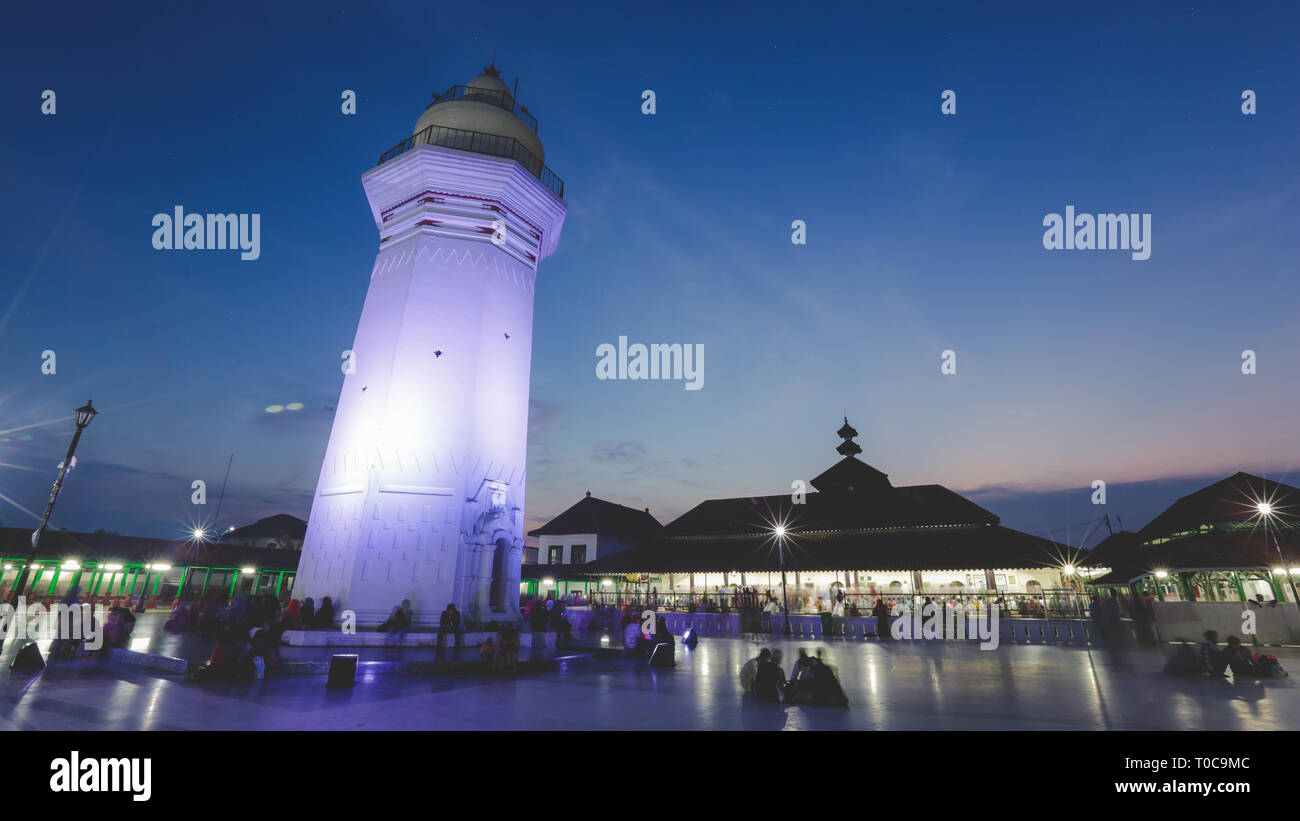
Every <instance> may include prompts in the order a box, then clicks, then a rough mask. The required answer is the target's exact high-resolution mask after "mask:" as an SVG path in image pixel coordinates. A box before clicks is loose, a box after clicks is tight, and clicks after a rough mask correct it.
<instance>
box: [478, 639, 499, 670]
mask: <svg viewBox="0 0 1300 821" xmlns="http://www.w3.org/2000/svg"><path fill="white" fill-rule="evenodd" d="M496 654H497V643H496V641H494V640H493V638H492V637H491V636H488V637H487V638H485V639H483V644H482V645H481V646H480V647H479V648H478V657H479V658H480V659H482V661H483V664H484V665H485V666H487V667H489V668H490V667H492V666H493V662H494V658H495V656H496Z"/></svg>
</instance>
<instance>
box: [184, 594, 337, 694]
mask: <svg viewBox="0 0 1300 821" xmlns="http://www.w3.org/2000/svg"><path fill="white" fill-rule="evenodd" d="M333 624H334V602H333V601H331V600H330V597H329V596H325V597H324V598H322V599H321V602H320V606H319V607H317V606H316V603H315V602H314V601H313V600H312V599H310V598H309V599H305V600H303V601H301V602H300V601H299V600H297V599H289V600H288V601H285V602H283V603H282V602H281V601H280V600H279V599H277V598H276V597H275V596H273V595H271V594H269V593H264V594H259V595H255V596H235V597H234V598H227V597H225V596H223V595H221V594H214V593H209V594H208V595H206V596H204V597H203V599H202V600H200V601H199V602H198V603H197V604H196V605H192V606H191V605H188V604H186V603H185V602H178V603H177V604H176V606H175V607H174V608H173V609H172V613H171V617H170V618H168V620H167V623H166V624H164V625H163V629H165V630H167V631H169V632H173V633H181V632H186V631H190V630H192V631H194V632H195V633H198V634H199V635H202V636H205V637H208V638H215V639H216V644H215V645H214V646H213V648H212V655H211V656H209V657H208V661H207V663H205V664H204V665H202V666H201V667H200V668H199V669H198V670H196V671H194V672H193V673H192V674H191V676H190V677H191V678H193V679H196V680H218V681H231V680H249V679H259V678H262V677H264V676H265V675H266V674H267V673H268V672H270V671H272V670H273V669H274V668H275V665H276V664H277V663H278V662H279V660H280V649H279V648H280V637H281V636H282V635H283V634H284V632H285V631H286V630H309V629H311V628H313V627H314V628H317V629H320V628H328V627H331V626H332V625H333Z"/></svg>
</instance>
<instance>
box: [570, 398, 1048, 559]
mask: <svg viewBox="0 0 1300 821" xmlns="http://www.w3.org/2000/svg"><path fill="white" fill-rule="evenodd" d="M839 435H840V436H841V437H842V438H843V439H844V441H845V443H847V444H850V445H853V448H849V449H848V450H850V451H853V452H851V453H849V454H847V455H845V456H844V458H843V459H841V460H840V461H839V462H837V463H836V464H834V465H832V466H831V467H830V468H829V469H828V470H826V471H825V472H823V473H822V474H821V475H819V476H818V477H817V478H815V479H813V480H812V485H813V487H814V488H815V492H809V493H808V494H806V496H804V499H803V503H802V504H796V503H795V501H794V499H792V498H791V494H788V493H785V494H780V495H774V496H757V497H750V496H742V497H737V498H731V499H709V500H707V501H704V502H701V503H700V504H698V505H696V506H695V507H694V508H692V509H690V510H688V511H687V512H686V513H684V514H682V515H681V516H680V517H678V518H677V519H675V520H674V521H672V522H671V523H669V524H668V525H667V526H666V527H665V528H664V530H663V533H662V534H661V537H660V538H659V539H657V540H656V541H655V542H654V543H651V544H646V545H643V546H640V547H637V548H634V549H632V550H627V551H623V552H620V553H615V554H610V555H607V556H603V557H600V558H597V559H596V560H595V561H593V562H589V563H588V564H587V565H586V566H585V567H584V570H585V571H589V572H593V573H621V572H641V571H644V572H667V571H674V572H717V571H725V570H754V571H757V570H770V569H776V568H777V567H778V554H777V551H776V549H775V546H774V543H773V539H772V532H773V528H774V527H775V526H776V525H777V524H778V523H780V524H783V525H784V526H785V527H786V528H787V531H788V532H789V534H790V536H789V538H788V539H787V541H788V543H789V547H788V551H787V563H788V566H789V567H790V568H791V569H805V570H836V569H838V570H846V569H850V570H851V569H863V568H870V569H879V570H924V569H936V570H939V569H945V570H946V569H982V568H989V567H1013V568H1032V567H1045V566H1049V565H1054V564H1055V565H1059V564H1060V561H1061V557H1062V556H1066V555H1068V553H1069V549H1068V548H1066V547H1065V546H1064V545H1059V544H1056V543H1055V542H1051V541H1049V540H1047V539H1040V538H1038V537H1036V536H1030V535H1028V534H1025V533H1019V532H1017V531H1014V530H1010V529H1007V528H1004V527H1001V526H999V524H998V522H999V519H998V517H997V516H995V515H994V514H993V513H990V512H989V511H988V510H985V509H984V508H982V507H980V506H979V505H977V504H975V503H974V502H972V501H970V500H969V499H965V498H963V497H962V496H960V495H958V494H956V493H954V492H953V491H951V490H949V489H948V488H945V487H943V486H941V485H912V486H908V487H894V486H893V484H892V483H890V481H889V477H888V476H887V475H886V474H884V473H882V472H881V471H879V470H876V469H875V468H873V467H872V466H871V465H868V464H866V463H865V462H862V461H861V460H859V459H857V458H856V455H855V454H856V453H857V452H860V450H861V449H860V448H857V445H856V443H854V442H852V438H853V437H854V436H857V431H855V430H854V429H853V428H852V426H851V425H849V424H848V420H847V419H846V420H845V424H844V427H842V428H841V429H840V431H839ZM842 448H843V445H841V449H837V450H840V452H841V453H843V452H844V450H843V449H842ZM854 448H857V450H854ZM548 527H549V525H548Z"/></svg>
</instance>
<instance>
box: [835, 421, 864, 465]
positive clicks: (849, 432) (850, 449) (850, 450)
mask: <svg viewBox="0 0 1300 821" xmlns="http://www.w3.org/2000/svg"><path fill="white" fill-rule="evenodd" d="M835 435H836V436H838V437H840V438H841V439H843V440H844V441H843V442H841V443H840V446H839V447H837V448H836V449H835V451H836V452H837V453H839V454H840V455H841V456H857V455H858V454H859V453H861V452H862V448H861V447H859V446H858V443H857V442H854V441H853V437H855V436H857V435H858V432H857V431H856V430H854V429H853V426H852V425H850V424H849V417H847V416H845V417H844V427H842V428H840V429H839V430H837V431H836V432H835Z"/></svg>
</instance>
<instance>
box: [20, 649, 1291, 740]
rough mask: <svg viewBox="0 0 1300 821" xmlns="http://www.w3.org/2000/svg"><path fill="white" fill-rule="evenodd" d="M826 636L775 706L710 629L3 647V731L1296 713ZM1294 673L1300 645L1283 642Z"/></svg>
mask: <svg viewBox="0 0 1300 821" xmlns="http://www.w3.org/2000/svg"><path fill="white" fill-rule="evenodd" d="M763 645H764V646H769V647H780V648H781V649H782V651H783V652H784V654H785V667H786V670H787V672H789V669H790V667H791V665H792V662H793V659H794V657H795V655H796V652H797V650H798V648H800V647H804V648H808V649H809V650H810V651H811V650H812V649H814V648H816V647H823V648H825V649H826V653H827V657H828V660H829V661H830V662H831V663H833V664H835V665H836V666H838V668H839V671H840V678H841V680H842V683H843V685H844V689H845V691H846V693H847V694H848V696H849V698H850V700H851V702H852V703H851V705H850V707H849V708H848V709H836V708H823V707H807V706H793V705H781V704H767V703H762V702H757V701H755V700H754V699H752V698H748V697H744V696H742V694H741V692H740V687H739V683H738V674H739V670H740V666H741V665H742V664H743V663H744V662H745V660H747V659H749V658H751V657H752V656H754V655H755V654H756V653H757V650H758V648H759V646H760V645H759V644H758V643H757V642H756V641H754V640H750V639H745V638H707V637H706V638H704V639H702V640H701V641H700V644H699V646H698V647H697V648H696V649H694V650H687V649H685V648H683V647H680V646H679V647H678V649H677V659H678V666H677V667H675V668H673V669H651V668H648V667H646V666H644V665H642V664H636V663H633V662H630V661H622V660H583V661H575V662H571V663H565V664H563V665H561V666H559V667H558V668H557V669H551V670H546V671H540V672H534V673H530V674H526V675H522V676H520V677H517V678H493V677H490V676H482V675H464V674H460V675H446V676H443V675H433V676H369V675H367V674H366V673H365V672H364V670H363V671H362V673H360V674H359V676H358V681H357V683H356V686H355V687H353V688H352V689H350V690H344V691H329V690H326V689H325V679H324V677H323V676H285V677H272V678H268V679H266V680H263V681H259V682H250V683H209V684H196V683H186V682H184V681H181V680H179V679H178V678H176V677H168V676H163V675H159V674H155V673H152V672H149V671H145V670H137V669H134V668H130V667H127V666H125V665H120V664H116V663H111V662H98V661H89V662H76V663H64V664H60V665H52V666H51V667H49V668H48V669H47V670H46V671H45V672H44V673H42V674H40V675H39V676H31V675H29V674H24V673H18V672H13V673H11V672H10V671H9V670H8V663H7V662H8V657H9V656H10V655H11V651H10V650H9V648H8V647H6V648H5V650H6V652H4V653H2V654H0V660H3V662H4V671H3V673H0V729H49V730H84V729H103V730H176V729H203V730H316V729H333V730H349V729H366V730H431V729H449V730H471V729H551V730H601V729H604V730H612V729H636V730H667V729H679V730H778V729H826V730H840V729H852V730H869V729H881V730H917V729H922V730H945V729H983V730H1033V729H1077V730H1106V729H1118V730H1157V729H1172V730H1268V729H1300V690H1298V689H1297V684H1296V683H1295V681H1294V680H1293V679H1277V680H1269V681H1264V682H1253V681H1251V682H1246V681H1241V682H1234V681H1231V680H1228V679H1224V680H1212V679H1210V678H1208V677H1204V678H1191V679H1180V678H1174V677H1170V676H1166V675H1164V674H1163V673H1162V672H1161V666H1162V664H1163V660H1164V654H1163V653H1162V652H1160V651H1148V652H1138V651H1130V652H1126V653H1121V654H1114V653H1107V652H1105V651H1099V650H1096V649H1088V648H1082V647H1058V646H1049V645H1033V646H1023V645H1022V646H1003V647H1001V648H1000V649H998V650H995V651H981V650H979V649H978V647H977V646H975V645H974V644H965V643H957V642H949V643H934V642H924V643H923V642H912V643H905V642H890V643H885V644H879V643H876V642H874V641H872V642H866V643H864V642H846V641H843V640H837V641H820V642H817V641H807V642H804V641H792V640H784V639H777V638H771V637H764V641H763ZM1269 652H1273V653H1274V654H1276V655H1277V656H1278V658H1279V659H1280V660H1281V662H1282V664H1283V666H1284V667H1287V668H1288V669H1290V670H1291V671H1292V672H1295V671H1300V651H1296V650H1292V649H1278V648H1271V649H1270V650H1269Z"/></svg>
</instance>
